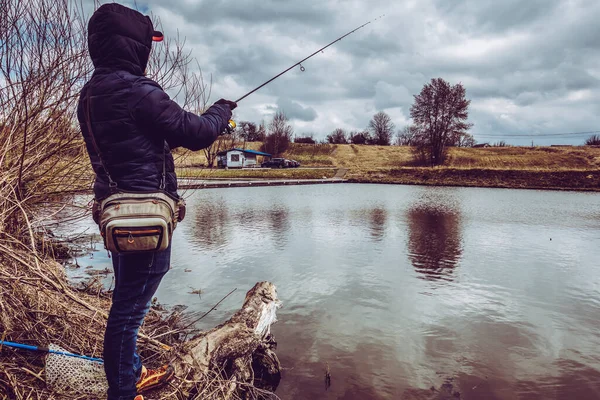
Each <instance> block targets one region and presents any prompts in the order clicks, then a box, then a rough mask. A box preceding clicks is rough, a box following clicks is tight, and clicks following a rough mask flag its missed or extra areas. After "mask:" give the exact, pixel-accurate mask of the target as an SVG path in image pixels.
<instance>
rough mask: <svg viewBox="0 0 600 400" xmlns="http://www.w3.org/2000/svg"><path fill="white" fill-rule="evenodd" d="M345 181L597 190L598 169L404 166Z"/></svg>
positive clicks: (353, 177) (356, 175)
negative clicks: (549, 169)
mask: <svg viewBox="0 0 600 400" xmlns="http://www.w3.org/2000/svg"><path fill="white" fill-rule="evenodd" d="M349 180H350V182H357V183H395V184H406V185H436V186H474V187H494V188H514V189H554V190H585V191H598V190H600V169H598V170H593V171H592V170H590V171H580V170H571V171H569V170H556V171H548V170H523V169H521V170H519V169H514V170H510V169H481V168H462V169H461V168H410V167H406V168H392V169H380V170H376V171H368V172H366V173H360V174H356V173H355V174H352V175H351V176H350V177H349Z"/></svg>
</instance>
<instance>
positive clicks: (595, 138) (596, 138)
mask: <svg viewBox="0 0 600 400" xmlns="http://www.w3.org/2000/svg"><path fill="white" fill-rule="evenodd" d="M585 145H586V146H600V135H592V136H590V137H589V138H587V139H586V140H585Z"/></svg>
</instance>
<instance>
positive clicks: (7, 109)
mask: <svg viewBox="0 0 600 400" xmlns="http://www.w3.org/2000/svg"><path fill="white" fill-rule="evenodd" d="M87 21H88V17H87V16H86V15H85V13H84V12H83V6H82V5H81V3H80V2H79V0H35V1H33V2H27V4H26V5H24V3H22V2H20V1H18V0H2V1H0V236H1V235H2V232H5V231H6V229H10V230H12V231H15V230H16V231H18V230H20V229H22V228H23V223H22V221H24V220H28V221H29V222H30V223H32V224H35V220H33V219H31V218H32V217H33V215H32V214H31V213H33V210H34V207H32V206H35V205H36V204H37V203H38V202H40V201H44V200H45V199H46V198H47V196H48V193H51V192H57V191H63V190H72V189H81V188H89V187H90V185H91V183H92V180H93V172H92V170H91V168H90V164H89V158H88V156H87V153H86V151H85V145H84V142H83V139H82V137H81V133H80V131H79V124H78V123H77V119H76V107H77V102H78V99H79V94H80V91H81V88H82V86H83V84H84V83H85V82H86V81H87V80H88V78H89V76H90V73H91V71H92V69H93V65H92V62H91V60H90V58H89V55H88V49H87ZM157 24H158V26H160V22H158V23H157ZM151 55H152V58H151V60H150V62H149V65H148V70H147V73H148V75H149V76H150V77H152V78H154V79H155V80H157V81H158V83H159V84H161V86H163V87H164V88H165V90H167V91H169V93H170V94H171V96H172V97H176V98H177V99H178V101H179V102H181V103H183V104H184V105H185V107H186V108H187V109H188V110H193V111H201V110H202V109H203V108H204V105H205V104H206V101H207V96H208V94H209V92H208V91H207V85H205V84H204V81H203V79H202V75H201V73H198V72H195V71H193V70H192V68H190V66H191V65H192V64H191V63H192V62H193V61H194V60H193V59H192V58H191V57H190V55H189V53H186V52H185V51H184V50H183V42H182V41H180V40H179V38H173V39H170V40H169V39H168V40H165V41H164V42H162V43H161V44H159V45H156V46H155V49H154V50H153V52H152V53H151ZM24 213H26V215H24ZM32 246H33V243H32Z"/></svg>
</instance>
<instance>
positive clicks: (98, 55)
mask: <svg viewBox="0 0 600 400" xmlns="http://www.w3.org/2000/svg"><path fill="white" fill-rule="evenodd" d="M153 33H154V28H153V26H152V22H151V20H150V18H149V17H147V16H144V15H142V14H141V13H139V12H137V11H135V10H132V9H130V8H127V7H124V6H122V5H120V4H115V3H110V4H105V5H103V6H101V7H100V8H98V10H97V11H96V12H95V13H94V14H93V15H92V17H91V18H90V21H89V24H88V46H89V51H90V56H91V58H92V61H93V63H94V67H95V70H94V73H93V75H92V78H91V79H90V80H89V81H88V82H87V83H86V84H85V86H84V87H83V90H82V91H81V95H80V99H79V104H78V108H77V117H78V119H79V124H80V127H81V132H82V134H83V137H84V139H85V143H86V147H87V151H88V154H89V156H90V160H91V163H92V167H93V168H94V172H95V173H96V180H95V183H94V194H95V197H96V199H98V200H100V199H103V198H105V197H107V196H108V195H109V194H110V191H109V180H108V177H107V175H106V174H105V173H104V169H103V168H102V164H101V162H100V158H99V157H98V152H97V151H96V149H95V147H94V145H93V143H92V140H91V137H90V135H91V134H92V132H90V130H89V129H88V123H87V122H88V115H89V119H90V121H89V122H90V125H91V130H92V131H93V135H94V138H95V141H96V144H97V146H98V148H99V150H100V155H101V157H102V160H103V161H104V164H105V166H106V168H107V169H108V173H109V174H110V177H111V178H112V180H113V181H115V182H116V184H117V188H118V189H122V190H126V191H156V190H158V189H159V187H160V182H161V180H162V171H163V155H164V156H165V165H166V179H165V181H166V182H165V184H166V186H165V190H166V191H167V193H169V194H170V195H172V196H174V197H178V194H177V177H176V175H175V167H174V163H173V157H172V155H171V151H170V150H171V149H173V148H175V147H180V146H181V147H185V148H188V149H191V150H200V149H203V148H206V147H208V146H210V145H211V144H212V143H213V142H214V141H215V140H216V138H217V137H218V135H219V134H220V133H222V132H223V131H224V130H225V128H226V126H227V123H228V121H229V119H230V118H231V110H230V109H229V106H227V105H225V104H215V105H213V106H212V107H210V108H209V109H208V110H207V111H206V112H205V113H204V114H202V115H201V116H198V115H195V114H193V113H189V112H186V111H184V110H183V109H182V108H181V107H179V105H177V103H175V102H174V101H172V100H171V99H170V98H169V96H168V95H167V94H166V93H165V92H164V91H163V90H162V88H161V87H160V86H159V85H158V84H157V83H156V82H154V81H152V80H151V79H148V78H146V77H145V76H144V71H145V69H146V65H147V63H148V59H149V56H150V50H151V47H152V35H153ZM88 106H89V114H88Z"/></svg>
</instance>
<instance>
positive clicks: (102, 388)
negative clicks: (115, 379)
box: [46, 344, 108, 398]
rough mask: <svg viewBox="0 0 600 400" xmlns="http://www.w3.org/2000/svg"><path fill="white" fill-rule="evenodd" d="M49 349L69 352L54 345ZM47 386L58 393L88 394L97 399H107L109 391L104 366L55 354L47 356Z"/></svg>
mask: <svg viewBox="0 0 600 400" xmlns="http://www.w3.org/2000/svg"><path fill="white" fill-rule="evenodd" d="M48 348H49V349H50V350H56V351H62V352H68V351H67V350H65V349H63V348H61V347H60V346H57V345H54V344H51V345H50V346H48ZM46 384H47V385H48V388H49V389H50V390H52V391H54V392H56V393H63V394H78V395H81V394H86V395H90V396H95V397H96V398H106V391H107V390H108V383H107V382H106V374H105V373H104V366H103V364H101V363H99V362H95V361H90V360H85V359H83V358H77V357H70V356H64V355H60V354H53V353H48V355H47V356H46Z"/></svg>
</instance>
